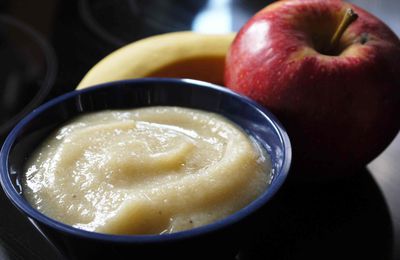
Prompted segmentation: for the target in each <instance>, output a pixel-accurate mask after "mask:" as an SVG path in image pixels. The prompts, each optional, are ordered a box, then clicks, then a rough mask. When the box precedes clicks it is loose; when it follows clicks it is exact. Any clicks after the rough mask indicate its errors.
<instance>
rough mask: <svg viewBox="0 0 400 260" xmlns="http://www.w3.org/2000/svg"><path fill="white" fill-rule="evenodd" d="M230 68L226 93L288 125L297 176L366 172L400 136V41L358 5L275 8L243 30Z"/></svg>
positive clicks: (296, 3) (306, 3) (332, 2)
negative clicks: (301, 172) (244, 99)
mask: <svg viewBox="0 0 400 260" xmlns="http://www.w3.org/2000/svg"><path fill="white" fill-rule="evenodd" d="M350 9H351V10H353V11H354V12H355V13H356V14H358V19H356V20H355V21H354V22H352V20H351V18H355V15H354V14H351V13H348V15H347V16H346V12H347V11H349V10H350ZM353 20H354V19H353ZM351 22H352V23H351ZM341 24H342V25H341ZM339 28H340V29H339ZM335 34H336V35H335ZM334 35H335V36H334ZM225 65H226V67H225V85H226V86H228V87H229V88H231V89H233V90H235V91H237V92H239V93H242V94H245V95H247V96H249V97H250V98H252V99H254V100H256V101H258V102H259V103H261V104H262V105H264V106H265V107H267V108H268V109H269V110H271V111H272V112H273V113H274V114H275V115H276V116H277V117H278V118H279V119H280V120H281V121H282V123H283V124H284V126H285V127H286V129H287V131H288V134H289V136H290V138H291V141H292V145H293V159H294V166H295V167H296V166H297V167H299V168H297V169H301V170H307V171H310V170H312V169H316V170H318V171H320V172H321V174H324V172H325V171H321V169H324V170H326V169H336V170H337V169H348V168H354V167H362V166H365V165H366V164H367V163H368V162H370V161H371V160H372V159H373V158H375V157H376V156H377V155H379V153H381V152H382V151H383V150H384V149H385V147H387V146H388V144H389V143H390V142H391V141H392V140H393V138H394V137H395V135H396V134H397V132H398V131H399V128H400V41H399V39H398V37H397V36H396V35H395V34H394V33H393V32H392V31H391V30H390V29H389V28H388V27H387V26H386V25H385V24H384V23H383V22H382V21H380V20H379V19H378V18H376V17H374V16H373V15H372V14H370V13H368V12H366V11H365V10H363V9H361V8H359V7H357V6H355V5H351V4H349V3H346V2H342V1H337V0H292V1H279V2H276V3H274V4H271V5H269V6H267V7H266V8H264V9H263V10H261V11H260V12H258V13H257V14H256V15H255V16H254V17H252V18H251V19H250V20H249V21H248V22H247V23H246V24H245V25H244V27H243V28H242V29H241V30H240V31H239V33H238V34H237V36H236V38H235V40H234V42H233V43H232V45H231V48H230V50H229V52H228V55H227V59H226V64H225ZM399 159H400V158H399ZM345 172H349V171H340V170H339V171H338V174H340V173H345Z"/></svg>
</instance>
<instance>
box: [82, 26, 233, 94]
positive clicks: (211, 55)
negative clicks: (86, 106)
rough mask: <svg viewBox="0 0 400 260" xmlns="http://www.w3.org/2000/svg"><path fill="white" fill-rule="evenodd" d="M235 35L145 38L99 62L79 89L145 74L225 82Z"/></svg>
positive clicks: (168, 34) (173, 35)
mask: <svg viewBox="0 0 400 260" xmlns="http://www.w3.org/2000/svg"><path fill="white" fill-rule="evenodd" d="M234 37H235V34H234V33H231V34H218V35H217V34H200V33H195V32H189V31H183V32H174V33H165V34H160V35H156V36H151V37H148V38H144V39H142V40H139V41H136V42H133V43H131V44H128V45H126V46H124V47H122V48H120V49H117V50H116V51H114V52H112V53H111V54H109V55H108V56H106V57H105V58H104V59H102V60H101V61H100V62H98V63H97V64H96V65H95V66H94V67H93V68H92V69H90V70H89V72H88V73H87V74H86V75H85V76H84V77H83V79H82V81H81V82H80V83H79V85H78V87H77V89H82V88H86V87H89V86H92V85H95V84H99V83H104V82H109V81H114V80H121V79H130V78H141V77H176V78H192V79H198V80H203V81H208V82H212V83H217V84H222V83H223V71H224V63H225V55H226V53H227V51H228V48H229V46H230V44H231V42H232V41H233V38H234Z"/></svg>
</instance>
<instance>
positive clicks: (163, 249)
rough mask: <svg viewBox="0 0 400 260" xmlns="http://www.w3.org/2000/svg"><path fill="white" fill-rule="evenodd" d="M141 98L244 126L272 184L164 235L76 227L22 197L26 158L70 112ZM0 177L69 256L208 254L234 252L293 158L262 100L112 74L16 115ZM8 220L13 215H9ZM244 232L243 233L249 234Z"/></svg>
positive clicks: (193, 84) (123, 105)
mask: <svg viewBox="0 0 400 260" xmlns="http://www.w3.org/2000/svg"><path fill="white" fill-rule="evenodd" d="M146 106H181V107H189V108H195V109H201V110H205V111H211V112H215V113H218V114H221V115H223V116H225V117H227V118H229V119H231V120H232V121H233V122H235V123H237V124H238V125H239V126H241V127H242V128H243V129H244V130H245V131H246V132H247V133H249V134H250V135H252V136H253V137H254V138H255V139H256V140H257V141H258V142H259V143H260V144H261V145H262V146H263V147H264V148H265V149H266V150H267V151H268V153H269V155H270V157H271V160H272V165H273V178H272V181H271V184H270V186H269V188H268V189H267V190H266V191H265V192H264V193H263V194H262V195H261V196H259V197H258V198H257V199H256V200H254V201H253V202H252V203H251V204H249V205H248V206H246V207H245V208H243V209H241V210H240V211H238V212H236V213H234V214H232V215H230V216H229V217H227V218H225V219H222V220H220V221H217V222H215V223H212V224H209V225H206V226H203V227H199V228H195V229H192V230H187V231H182V232H177V233H172V234H163V235H132V236H120V235H108V234H100V233H94V232H88V231H84V230H80V229H77V228H74V227H71V226H68V225H65V224H63V223H60V222H58V221H56V220H54V219H51V218H49V217H47V216H45V215H43V214H41V213H40V212H38V211H37V210H35V209H34V208H32V207H31V206H30V205H29V203H28V202H27V201H26V200H25V198H24V195H23V190H22V189H21V186H20V181H19V179H20V177H21V175H22V174H24V172H23V166H24V164H25V162H26V160H27V158H28V157H29V155H30V154H31V152H32V151H33V150H34V149H35V147H37V145H39V144H40V142H42V141H43V140H44V138H45V137H46V136H47V135H49V133H51V132H52V131H54V130H55V129H56V128H57V127H59V126H60V125H61V124H63V123H65V122H66V121H67V120H70V119H71V118H73V117H75V116H77V115H79V114H82V113H86V112H91V111H98V110H104V109H127V108H135V107H146ZM0 160H1V165H0V167H1V184H2V186H3V189H4V191H5V193H6V194H7V196H8V198H9V199H10V200H11V202H12V203H13V204H14V205H15V206H16V207H17V208H18V209H19V210H20V211H21V212H23V213H24V214H25V215H26V216H27V217H28V218H29V219H30V220H31V221H32V223H33V224H34V225H35V226H36V227H37V228H38V229H39V230H40V231H41V232H42V233H43V234H44V235H45V236H46V237H47V238H48V239H49V240H50V241H51V242H52V243H53V244H54V245H55V246H56V247H57V248H58V249H59V250H60V251H61V252H62V254H64V255H65V256H67V257H68V259H90V258H92V257H96V256H97V257H99V256H100V257H106V259H107V257H112V259H116V258H124V257H125V256H128V255H129V256H137V257H139V256H146V258H148V257H150V256H162V257H163V258H165V257H170V256H174V257H177V256H182V257H185V256H186V255H185V253H182V252H189V254H190V255H187V258H194V256H197V257H199V256H202V257H204V256H205V257H207V256H210V253H209V252H210V251H211V252H213V253H212V254H213V256H215V254H216V253H218V252H219V253H221V254H230V253H232V254H234V253H235V250H236V249H235V246H236V245H237V243H238V241H240V239H243V238H244V239H245V238H246V236H247V235H248V233H246V231H249V230H248V226H246V220H248V219H250V216H251V215H252V214H253V213H254V212H256V211H257V210H259V209H260V208H262V207H265V205H266V204H267V202H268V201H269V200H271V198H272V197H273V196H274V194H276V192H277V191H278V190H279V188H280V187H281V185H282V184H283V182H284V181H285V179H286V176H287V174H288V171H289V166H290V162H291V146H290V142H289V138H288V136H287V134H286V132H285V130H284V129H283V127H282V125H281V124H280V123H279V122H278V120H277V119H276V118H275V116H273V115H272V114H271V113H270V112H269V111H267V110H266V109H265V108H263V107H261V106H259V105H258V104H256V103H255V102H253V101H251V100H250V99H248V98H246V97H243V96H241V95H238V94H236V93H234V92H232V91H230V90H228V89H226V88H223V87H219V86H216V85H213V84H209V83H205V82H200V81H195V80H186V79H156V78H147V79H138V80H125V81H118V82H111V83H106V84H102V85H99V86H95V87H92V88H89V89H84V90H80V91H73V92H70V93H67V94H65V95H62V96H60V97H58V98H55V99H53V100H51V101H49V102H47V103H46V104H44V105H42V106H40V107H39V108H37V109H35V110H34V111H33V112H31V113H30V114H29V115H28V116H26V117H25V118H24V119H23V120H22V121H21V122H19V123H18V124H17V125H16V127H15V128H14V129H13V130H12V132H11V133H10V134H9V136H8V137H7V139H6V141H5V143H4V145H3V148H2V150H1V155H0ZM10 224H11V223H10ZM246 234H247V235H246Z"/></svg>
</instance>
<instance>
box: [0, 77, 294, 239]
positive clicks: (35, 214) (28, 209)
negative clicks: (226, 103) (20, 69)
mask: <svg viewBox="0 0 400 260" xmlns="http://www.w3.org/2000/svg"><path fill="white" fill-rule="evenodd" d="M146 83H155V84H171V83H173V84H178V85H186V86H185V87H186V88H187V87H202V88H208V89H212V90H214V91H218V92H222V93H224V94H225V95H229V96H232V97H234V98H237V99H241V100H242V101H243V102H244V103H246V104H247V105H249V106H252V107H254V108H255V109H256V110H258V111H259V112H260V113H261V114H263V116H264V118H265V119H266V120H268V121H269V123H270V124H271V126H272V127H273V128H274V131H275V132H276V133H277V134H278V136H279V139H280V142H281V143H282V145H283V147H284V152H283V157H282V168H281V169H280V171H279V172H276V173H275V180H273V181H272V182H271V184H270V186H269V188H268V189H267V190H266V191H264V192H263V193H262V194H261V195H260V196H258V197H257V198H256V199H255V200H253V201H252V202H251V203H250V204H248V205H247V206H245V207H244V208H242V209H240V210H239V211H237V212H235V213H233V214H231V215H229V216H228V217H226V218H223V219H220V220H217V221H216V222H213V223H211V224H207V225H204V226H200V227H196V228H193V229H189V230H184V231H178V232H174V233H167V234H150V235H115V234H104V233H98V232H93V231H86V230H83V229H79V228H75V227H73V226H70V225H67V224H64V223H61V222H59V221H57V220H55V219H52V218H50V217H48V216H46V215H44V214H43V213H41V212H39V211H38V210H36V209H34V208H33V207H32V206H31V205H30V204H29V203H28V202H27V201H26V200H25V199H24V198H23V196H21V194H19V193H18V192H17V191H16V190H15V188H14V186H13V184H12V181H11V179H10V173H9V166H8V157H9V153H10V151H11V148H12V147H13V144H14V143H15V140H16V138H17V136H18V135H19V133H20V132H21V130H22V129H23V128H24V126H25V125H26V124H27V123H29V122H30V121H31V120H34V119H35V118H36V117H37V116H39V115H40V114H41V113H42V112H44V111H45V110H48V109H50V108H51V107H53V106H55V105H57V104H58V103H62V102H63V101H65V100H67V99H70V98H73V97H74V96H79V95H81V94H84V93H86V92H92V91H97V90H100V89H106V88H115V87H116V86H118V85H119V86H122V85H136V84H139V85H140V84H146ZM291 158H292V148H291V144H290V140H289V137H288V135H287V132H286V130H285V129H284V127H283V126H282V124H281V123H280V122H279V120H278V119H277V118H276V117H275V116H274V115H273V114H272V113H271V112H270V111H268V110H267V109H265V108H264V107H262V106H261V105H259V104H257V103H256V102H255V101H253V100H251V99H250V98H248V97H245V96H243V95H240V94H238V93H236V92H233V91H232V90H229V89H227V88H225V87H222V86H218V85H215V84H212V83H208V82H203V81H199V80H193V79H178V78H140V79H128V80H119V81H113V82H107V83H103V84H98V85H95V86H92V87H89V88H85V89H81V90H74V91H71V92H68V93H66V94H63V95H61V96H58V97H56V98H54V99H52V100H50V101H48V102H46V103H44V104H43V105H41V106H39V107H38V108H36V109H34V110H33V111H32V112H31V113H29V114H28V115H27V116H25V117H24V118H23V119H22V120H21V121H20V122H19V123H18V124H17V125H16V126H15V127H14V128H13V129H12V131H11V132H10V133H9V135H8V136H7V138H6V140H5V142H4V144H3V146H2V149H1V152H0V163H1V165H0V183H1V186H2V187H3V190H4V192H5V194H6V195H7V197H8V198H9V200H10V201H11V202H12V203H13V204H14V206H15V207H16V208H17V209H18V210H20V211H21V212H23V213H24V214H25V215H26V216H27V217H28V218H30V219H31V220H35V221H37V222H38V223H41V224H44V225H46V226H47V227H50V228H52V229H55V230H57V231H60V232H62V233H66V234H69V235H74V236H78V237H84V238H86V239H91V240H93V239H94V240H100V241H106V242H117V243H158V242H166V241H176V240H181V239H185V238H192V237H196V236H200V235H205V234H208V233H212V232H214V231H217V230H220V229H223V228H226V227H228V226H230V225H233V224H234V223H237V222H239V221H240V220H242V219H244V218H246V217H247V216H248V215H250V214H252V213H253V212H255V211H256V210H258V209H259V208H261V207H262V206H263V205H265V204H266V203H267V202H268V201H269V200H270V199H271V198H272V197H273V195H274V194H275V193H276V192H277V191H278V190H279V189H280V187H281V186H282V184H283V183H284V181H285V179H286V177H287V175H288V173H289V169H290V164H291Z"/></svg>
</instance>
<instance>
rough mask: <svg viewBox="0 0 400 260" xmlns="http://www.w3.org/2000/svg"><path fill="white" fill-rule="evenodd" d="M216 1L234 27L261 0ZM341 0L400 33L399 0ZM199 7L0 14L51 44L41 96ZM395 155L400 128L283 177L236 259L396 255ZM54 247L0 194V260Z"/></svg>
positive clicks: (399, 166)
mask: <svg viewBox="0 0 400 260" xmlns="http://www.w3.org/2000/svg"><path fill="white" fill-rule="evenodd" d="M221 2H224V3H225V4H226V5H227V6H228V5H229V6H231V9H230V10H231V13H233V14H234V15H235V17H237V19H236V20H235V22H234V23H233V29H234V30H236V29H237V28H239V27H240V26H241V25H242V24H243V22H244V21H245V20H246V19H247V18H248V17H250V16H251V14H253V13H254V12H255V11H256V10H259V9H261V8H262V7H263V6H264V5H266V2H268V1H255V0H253V1H244V0H231V1H229V0H226V1H221ZM351 2H354V3H357V4H359V5H360V6H362V7H364V8H366V9H367V10H369V11H371V12H372V13H374V14H375V15H377V16H378V17H380V18H381V19H382V20H384V21H385V22H386V23H387V24H389V26H391V27H392V29H393V30H394V31H395V32H396V33H397V35H400V15H399V12H400V1H398V0H371V1H365V0H353V1H351ZM163 3H167V4H163ZM206 4H207V1H188V0H187V1H174V0H171V1H165V0H160V1H139V0H136V1H135V0H126V1H116V0H107V1H105V0H102V1H100V0H97V1H90V0H80V1H77V0H75V1H56V0H40V1H28V0H26V1H24V0H21V1H11V0H10V1H2V2H1V3H0V12H1V14H6V15H8V16H12V17H14V18H15V19H18V20H19V21H22V22H23V23H25V24H27V25H29V26H31V27H32V28H33V29H34V30H36V31H38V32H39V34H41V35H42V36H43V38H44V39H45V40H46V41H47V42H48V44H49V46H50V48H52V49H53V51H54V54H55V55H54V56H55V59H54V62H55V63H56V64H57V66H56V67H57V73H56V75H55V77H54V79H55V81H54V83H53V84H52V85H53V87H52V90H51V92H50V94H49V95H48V98H51V97H54V96H57V95H60V94H62V93H65V92H67V91H70V90H73V89H74V88H75V86H76V85H77V83H78V82H79V80H80V79H81V78H82V76H83V75H84V74H85V73H86V71H87V70H88V69H89V68H90V67H91V66H93V65H94V64H95V63H96V62H97V61H98V60H100V59H101V58H102V57H104V56H105V55H106V54H108V53H110V52H111V51H112V50H114V49H116V48H118V47H119V46H121V45H123V44H125V43H128V42H130V41H133V40H136V39H139V38H143V37H146V36H149V35H152V34H157V33H162V32H167V31H175V30H189V29H191V27H190V24H191V21H192V20H193V17H194V16H195V15H196V14H197V13H198V11H199V10H201V9H202V8H204V7H205V6H206ZM154 10H158V12H161V11H162V12H161V13H160V14H159V13H157V11H156V12H154ZM0 36H1V35H0ZM0 54H1V53H0ZM3 63H4V62H3ZM0 65H3V64H0ZM3 71H4V70H3ZM0 79H2V78H0ZM38 82H39V83H38V84H40V82H41V81H40V79H39V80H38ZM399 158H400V135H398V136H397V137H396V139H395V140H394V141H393V142H392V144H391V145H390V146H389V147H388V148H387V149H386V150H385V151H384V152H383V153H382V154H381V155H380V156H379V157H378V158H376V159H375V160H374V161H373V162H371V163H370V164H369V165H368V167H367V168H366V169H364V170H361V171H360V172H359V173H358V174H356V175H354V176H352V177H350V178H347V179H345V180H340V181H336V182H329V183H302V184H299V183H294V182H289V183H287V184H285V186H284V188H283V189H282V191H281V192H280V193H279V196H277V197H276V198H275V199H274V201H273V202H272V203H271V207H272V208H273V209H274V212H275V214H272V215H271V214H270V213H269V214H265V215H264V212H260V213H259V216H257V217H258V219H259V222H258V223H257V224H258V225H260V228H259V232H257V233H255V234H254V237H253V239H251V240H250V241H249V243H248V244H244V245H243V246H242V248H241V249H240V253H239V256H238V258H239V259H264V258H267V257H268V258H270V259H303V258H307V259H348V258H349V259H350V258H355V259H400V199H399V198H400V160H399ZM264 225H265V227H266V226H268V227H269V228H268V230H266V228H264V229H263V228H262V227H263V226H264ZM271 227H272V228H271ZM55 252H56V251H55V250H54V249H53V248H52V247H51V246H50V245H49V244H48V243H47V242H46V240H45V239H44V238H43V237H42V236H41V235H40V234H39V233H38V232H37V231H36V229H34V228H33V226H32V225H31V223H30V222H29V221H28V220H27V219H26V218H25V217H24V216H22V215H21V214H20V213H19V212H17V210H16V209H15V208H14V207H12V206H11V204H10V203H9V201H8V200H7V199H6V198H5V196H4V194H3V193H2V191H0V259H2V260H3V259H4V260H8V259H12V260H14V259H32V260H35V259H59V257H58V256H57V254H56V253H55Z"/></svg>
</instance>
